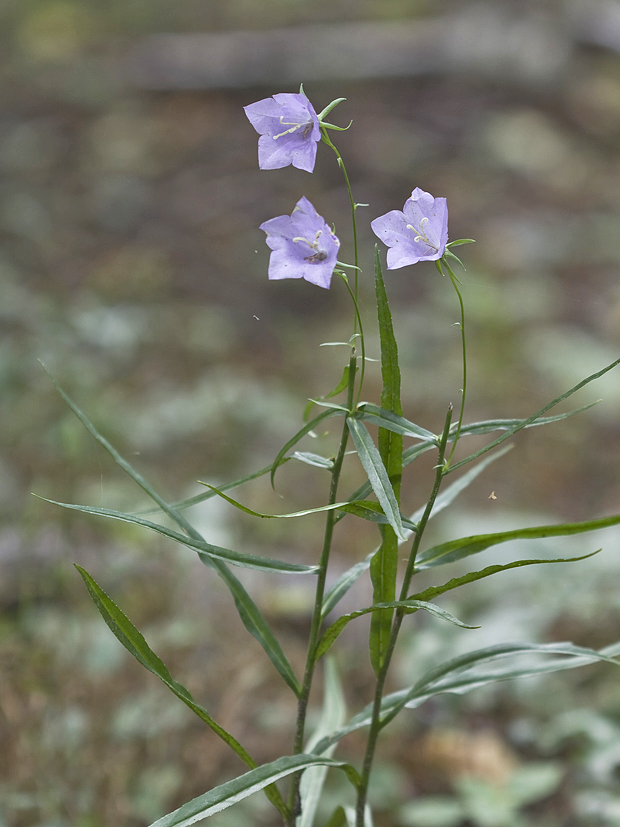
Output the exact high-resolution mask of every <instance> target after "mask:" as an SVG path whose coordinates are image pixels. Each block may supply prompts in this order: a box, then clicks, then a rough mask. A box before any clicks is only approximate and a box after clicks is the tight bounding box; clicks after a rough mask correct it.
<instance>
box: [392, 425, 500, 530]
mask: <svg viewBox="0 0 620 827" xmlns="http://www.w3.org/2000/svg"><path fill="white" fill-rule="evenodd" d="M462 435H463V431H461V436H462ZM512 448H513V446H512V445H504V447H503V448H500V449H499V451H496V452H495V453H494V454H491V455H490V456H488V457H486V458H485V459H483V460H481V461H480V462H479V463H478V464H477V465H475V466H474V467H473V468H470V469H469V471H467V472H466V473H465V474H463V476H462V477H459V478H458V479H457V480H455V481H454V482H453V483H451V484H450V485H449V486H448V487H447V488H445V489H444V490H443V491H442V492H441V493H440V494H439V495H438V496H437V498H436V500H435V504H434V505H433V510H432V511H431V514H430V517H429V519H430V518H431V517H436V516H437V514H439V512H440V511H443V510H444V508H447V507H448V506H449V505H450V504H451V503H452V502H453V501H454V500H455V499H456V498H457V497H458V495H459V494H460V493H461V492H462V491H464V490H465V489H466V488H467V487H468V486H469V485H471V484H472V482H473V481H474V480H475V479H476V477H478V476H479V475H480V474H481V473H482V472H483V471H484V470H485V468H486V467H487V466H489V465H490V464H491V463H492V462H495V460H496V459H499V458H500V457H503V456H504V454H507V453H508V451H510V450H512ZM425 507H426V506H421V507H420V508H418V510H417V511H416V512H414V514H412V516H411V520H412V522H413V523H418V522H420V520H421V519H422V515H423V514H424V509H425ZM403 525H404V524H403Z"/></svg>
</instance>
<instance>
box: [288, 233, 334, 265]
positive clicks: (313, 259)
mask: <svg viewBox="0 0 620 827" xmlns="http://www.w3.org/2000/svg"><path fill="white" fill-rule="evenodd" d="M322 235H323V230H318V232H317V234H316V236H315V237H314V241H308V239H307V238H304V237H303V236H300V235H298V236H296V237H295V238H294V239H292V240H293V243H296V242H298V241H303V242H304V243H305V244H307V245H308V246H309V247H310V249H311V250H314V253H312V255H310V256H304V261H309V262H310V264H316V263H317V262H318V261H325V259H326V258H327V253H326V252H325V250H319V238H320V237H321V236H322Z"/></svg>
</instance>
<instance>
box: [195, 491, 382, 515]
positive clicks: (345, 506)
mask: <svg viewBox="0 0 620 827" xmlns="http://www.w3.org/2000/svg"><path fill="white" fill-rule="evenodd" d="M201 485H206V486H207V487H208V488H210V489H211V490H212V491H214V492H216V493H217V494H218V495H219V496H220V497H222V499H224V500H226V502H228V503H230V504H231V505H234V506H235V508H238V509H239V510H240V511H243V512H245V513H246V514H251V515H252V516H253V517H261V518H262V519H263V520H288V519H290V518H292V517H307V516H308V515H309V514H322V513H323V512H324V511H335V510H337V509H339V510H343V511H348V512H350V513H352V514H357V515H358V516H360V517H363V519H366V520H370V521H371V522H374V523H384V524H387V523H388V519H387V517H386V516H385V514H383V511H382V509H381V506H380V505H379V503H376V502H373V501H366V500H362V502H345V503H331V504H329V505H320V506H318V507H317V508H306V509H304V510H303V511H293V512H291V513H289V514H263V513H262V512H260V511H253V510H252V509H251V508H248V507H247V506H245V505H243V504H242V503H240V502H238V501H237V500H234V499H233V498H232V497H229V496H228V495H227V494H224V492H223V491H219V490H218V489H217V488H216V487H215V486H214V485H209V483H208V482H203V483H201Z"/></svg>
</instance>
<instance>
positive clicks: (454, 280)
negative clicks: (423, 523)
mask: <svg viewBox="0 0 620 827" xmlns="http://www.w3.org/2000/svg"><path fill="white" fill-rule="evenodd" d="M437 263H438V264H439V269H440V271H441V267H442V266H444V267H445V268H446V270H447V271H448V275H449V276H450V281H451V282H452V286H453V287H454V289H455V291H456V295H457V296H458V300H459V307H460V310H461V321H460V325H459V326H460V328H461V348H462V352H463V387H462V388H461V409H460V411H459V418H458V421H457V423H456V430H455V433H454V442H453V443H452V450H451V451H450V456H449V457H448V460H447V462H446V471H447V469H448V468H449V466H450V462H451V461H452V457H453V456H454V452H455V451H456V444H457V442H458V441H459V436H460V435H461V427H462V426H463V415H464V413H465V396H466V394H467V346H466V343H465V305H464V304H463V296H462V295H461V291H460V290H459V280H458V279H457V277H456V276H455V275H454V272H453V270H452V268H451V267H450V265H449V264H448V262H447V261H446V258H445V256H444V258H442V260H441V263H439V262H437Z"/></svg>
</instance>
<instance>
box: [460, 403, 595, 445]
mask: <svg viewBox="0 0 620 827" xmlns="http://www.w3.org/2000/svg"><path fill="white" fill-rule="evenodd" d="M599 402H600V399H599V400H597V401H596V402H590V403H588V404H587V405H583V407H581V408H576V409H575V410H574V411H568V412H567V413H563V414H556V415H555V416H541V417H540V418H539V419H535V420H534V421H533V422H530V421H529V419H530V418H529V417H528V419H485V420H483V421H481V422H470V423H469V424H467V425H463V426H462V428H461V436H464V435H466V434H469V435H470V436H480V435H481V434H489V433H491V432H492V431H510V432H511V433H516V430H521V429H522V428H536V427H538V426H539V425H549V424H550V423H552V422H560V421H561V420H562V419H568V418H569V417H571V416H575V414H578V413H583V412H584V411H587V410H589V409H590V408H593V407H594V406H595V405H598V404H599ZM524 423H527V424H524ZM455 427H456V426H455ZM515 429H516V430H515ZM451 436H454V434H451Z"/></svg>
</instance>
